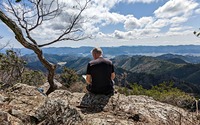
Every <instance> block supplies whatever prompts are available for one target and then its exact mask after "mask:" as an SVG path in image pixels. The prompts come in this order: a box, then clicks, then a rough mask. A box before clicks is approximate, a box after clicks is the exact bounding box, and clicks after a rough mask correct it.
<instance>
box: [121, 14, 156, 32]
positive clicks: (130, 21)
mask: <svg viewBox="0 0 200 125" xmlns="http://www.w3.org/2000/svg"><path fill="white" fill-rule="evenodd" d="M152 22H153V18H152V17H142V18H140V19H137V18H135V17H134V16H132V15H128V16H126V21H125V22H124V28H125V29H126V30H134V29H136V28H144V27H145V26H147V25H149V24H151V23H152Z"/></svg>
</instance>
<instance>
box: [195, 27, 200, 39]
mask: <svg viewBox="0 0 200 125" xmlns="http://www.w3.org/2000/svg"><path fill="white" fill-rule="evenodd" d="M199 30H200V28H199ZM194 35H195V36H197V37H200V31H194Z"/></svg>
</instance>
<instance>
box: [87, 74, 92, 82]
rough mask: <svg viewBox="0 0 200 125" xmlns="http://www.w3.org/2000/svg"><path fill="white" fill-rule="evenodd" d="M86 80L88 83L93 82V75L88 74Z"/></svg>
mask: <svg viewBox="0 0 200 125" xmlns="http://www.w3.org/2000/svg"><path fill="white" fill-rule="evenodd" d="M86 82H87V83H88V84H91V83H92V79H91V75H86Z"/></svg>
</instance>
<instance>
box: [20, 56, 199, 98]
mask: <svg viewBox="0 0 200 125" xmlns="http://www.w3.org/2000/svg"><path fill="white" fill-rule="evenodd" d="M44 56H45V58H47V59H48V60H49V61H50V62H52V63H54V64H58V66H57V71H56V72H57V73H59V72H61V70H62V67H63V66H66V67H68V68H71V69H74V70H75V71H76V72H77V73H78V74H85V73H86V67H87V64H88V62H89V61H90V60H92V57H91V56H86V57H84V56H77V55H56V54H45V55H44ZM188 57H190V58H188ZM23 58H24V59H25V60H26V61H27V62H28V64H27V67H29V68H31V69H34V70H42V71H46V69H45V68H44V67H43V66H42V64H41V63H40V61H39V60H38V59H37V57H36V55H35V54H31V55H25V56H23ZM111 60H112V61H113V64H114V65H115V72H116V76H117V77H116V79H115V81H116V84H118V85H121V86H126V87H129V84H133V83H138V84H140V85H142V86H143V87H144V88H147V89H148V88H151V86H154V85H158V84H159V83H162V82H170V81H173V82H174V83H175V86H176V87H178V88H180V89H182V90H184V91H186V92H189V93H196V94H198V95H199V96H200V84H199V81H200V77H199V76H200V64H198V63H200V62H198V60H199V57H196V56H182V55H172V54H166V55H161V56H158V57H150V56H142V55H120V56H116V57H114V58H111ZM193 60H197V61H195V63H197V62H198V63H197V64H194V62H193Z"/></svg>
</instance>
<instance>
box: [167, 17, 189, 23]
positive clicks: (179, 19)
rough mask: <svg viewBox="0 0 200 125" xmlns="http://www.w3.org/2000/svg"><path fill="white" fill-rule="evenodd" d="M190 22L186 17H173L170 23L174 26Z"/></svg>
mask: <svg viewBox="0 0 200 125" xmlns="http://www.w3.org/2000/svg"><path fill="white" fill-rule="evenodd" d="M187 20H188V18H186V17H173V18H171V19H170V22H171V23H172V24H180V23H184V22H186V21H187Z"/></svg>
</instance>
